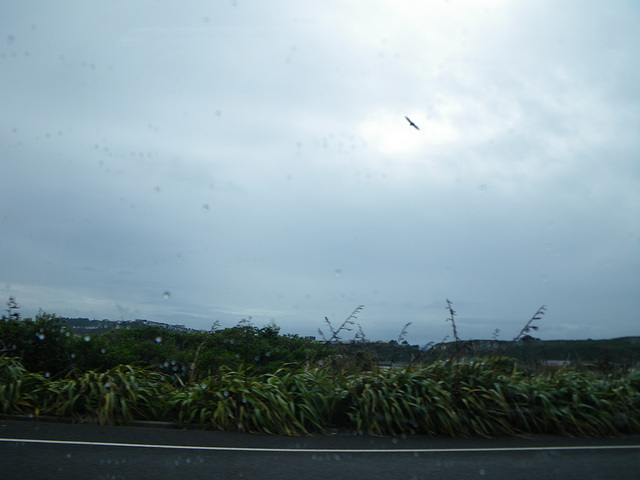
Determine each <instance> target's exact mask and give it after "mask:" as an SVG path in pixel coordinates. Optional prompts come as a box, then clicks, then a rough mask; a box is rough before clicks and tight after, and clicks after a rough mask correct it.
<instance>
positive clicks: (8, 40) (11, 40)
mask: <svg viewBox="0 0 640 480" xmlns="http://www.w3.org/2000/svg"><path fill="white" fill-rule="evenodd" d="M15 40H16V37H14V36H13V35H7V43H8V44H9V45H11V44H12V43H13V42H15Z"/></svg>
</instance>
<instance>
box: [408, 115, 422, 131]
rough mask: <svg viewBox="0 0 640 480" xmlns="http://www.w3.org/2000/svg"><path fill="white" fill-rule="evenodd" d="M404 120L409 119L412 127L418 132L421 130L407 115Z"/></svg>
mask: <svg viewBox="0 0 640 480" xmlns="http://www.w3.org/2000/svg"><path fill="white" fill-rule="evenodd" d="M404 118H406V119H407V122H409V125H411V126H412V127H413V128H415V129H416V130H420V128H419V127H418V126H417V125H416V124H415V123H413V122H412V121H411V119H410V118H409V117H407V116H406V115H405V116H404Z"/></svg>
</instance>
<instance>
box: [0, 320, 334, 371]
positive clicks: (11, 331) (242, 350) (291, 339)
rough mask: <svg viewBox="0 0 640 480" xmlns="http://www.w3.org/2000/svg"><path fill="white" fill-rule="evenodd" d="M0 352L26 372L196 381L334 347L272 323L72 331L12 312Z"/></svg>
mask: <svg viewBox="0 0 640 480" xmlns="http://www.w3.org/2000/svg"><path fill="white" fill-rule="evenodd" d="M0 353H4V354H6V355H10V356H14V357H18V358H19V359H20V362H21V364H22V365H23V366H24V367H25V368H26V369H27V370H28V371H30V372H46V374H47V375H48V376H51V377H53V378H58V377H61V376H64V375H67V374H70V373H71V374H74V375H78V374H81V373H82V372H85V371H88V370H95V371H101V372H104V371H106V370H109V369H112V368H115V367H117V366H119V365H137V366H141V367H149V368H152V369H153V370H156V371H158V372H161V373H165V374H169V375H173V376H177V377H179V378H180V379H181V380H183V381H187V380H188V381H196V380H198V379H200V378H206V377H208V376H210V375H214V374H216V373H217V372H218V371H219V370H220V369H221V368H226V369H232V370H238V369H243V370H246V371H249V372H253V373H266V372H273V371H275V370H277V369H278V368H280V367H282V366H283V365H285V364H299V363H302V362H305V361H306V360H307V359H309V358H314V359H316V360H317V359H321V358H326V357H327V356H331V355H333V354H334V353H335V352H333V351H330V350H328V349H326V348H324V346H323V345H322V344H318V343H317V342H313V341H311V340H308V339H305V338H302V337H299V336H297V335H280V333H279V328H278V327H277V326H276V325H268V326H266V327H262V328H258V327H255V326H252V325H250V324H248V323H246V322H245V323H243V324H239V325H238V326H235V327H232V328H227V329H224V330H219V331H209V332H204V331H189V332H186V333H185V332H175V331H171V330H168V329H164V328H160V327H155V326H150V327H146V328H131V329H130V328H120V329H114V330H110V331H106V332H103V333H100V334H94V335H76V334H73V333H72V332H71V329H70V328H69V327H68V326H67V325H66V323H65V321H64V320H62V319H60V318H59V317H57V316H55V315H52V314H47V313H44V312H40V313H39V314H38V315H37V316H36V318H35V320H32V319H29V318H27V319H20V318H19V316H18V315H17V314H13V315H9V316H3V317H2V321H0Z"/></svg>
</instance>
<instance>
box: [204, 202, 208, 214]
mask: <svg viewBox="0 0 640 480" xmlns="http://www.w3.org/2000/svg"><path fill="white" fill-rule="evenodd" d="M202 211H203V212H205V213H206V212H208V211H209V205H208V204H206V203H204V204H203V205H202Z"/></svg>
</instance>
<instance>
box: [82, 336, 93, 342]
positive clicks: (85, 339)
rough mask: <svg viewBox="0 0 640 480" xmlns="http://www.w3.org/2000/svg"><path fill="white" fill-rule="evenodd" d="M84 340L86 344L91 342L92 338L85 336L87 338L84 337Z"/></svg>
mask: <svg viewBox="0 0 640 480" xmlns="http://www.w3.org/2000/svg"><path fill="white" fill-rule="evenodd" d="M83 340H84V341H85V342H88V341H89V340H91V337H90V336H89V335H85V336H84V338H83Z"/></svg>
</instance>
